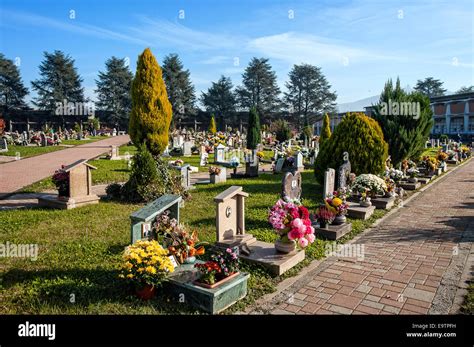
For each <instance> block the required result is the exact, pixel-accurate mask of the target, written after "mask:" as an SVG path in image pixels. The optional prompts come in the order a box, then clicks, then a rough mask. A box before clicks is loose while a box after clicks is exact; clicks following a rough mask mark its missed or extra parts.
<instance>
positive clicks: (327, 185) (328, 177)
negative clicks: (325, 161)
mask: <svg viewBox="0 0 474 347" xmlns="http://www.w3.org/2000/svg"><path fill="white" fill-rule="evenodd" d="M335 180H336V171H335V170H334V169H331V168H329V169H327V170H326V172H325V173H324V186H323V198H324V199H325V198H326V197H328V196H331V195H332V193H333V192H334V187H335V183H336V182H335Z"/></svg>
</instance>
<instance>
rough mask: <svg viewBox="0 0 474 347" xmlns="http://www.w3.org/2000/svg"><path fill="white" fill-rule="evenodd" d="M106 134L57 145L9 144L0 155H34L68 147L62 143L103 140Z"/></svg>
mask: <svg viewBox="0 0 474 347" xmlns="http://www.w3.org/2000/svg"><path fill="white" fill-rule="evenodd" d="M106 138H107V137H106V136H91V137H89V138H88V139H87V140H64V141H62V142H61V145H59V146H46V147H41V146H17V145H10V146H8V152H5V153H0V155H7V156H13V157H14V156H16V154H17V153H19V154H20V157H21V158H29V157H34V156H37V155H41V154H46V153H50V152H56V151H60V150H62V149H66V148H68V147H65V146H62V145H73V146H78V145H84V144H86V143H91V142H96V141H100V140H105V139H106Z"/></svg>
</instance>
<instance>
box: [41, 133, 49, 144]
mask: <svg viewBox="0 0 474 347" xmlns="http://www.w3.org/2000/svg"><path fill="white" fill-rule="evenodd" d="M40 143H41V147H46V146H47V145H48V140H47V139H46V135H45V133H43V132H42V133H40Z"/></svg>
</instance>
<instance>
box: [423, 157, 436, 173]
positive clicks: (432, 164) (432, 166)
mask: <svg viewBox="0 0 474 347" xmlns="http://www.w3.org/2000/svg"><path fill="white" fill-rule="evenodd" d="M422 162H423V167H424V168H425V169H426V170H427V173H428V175H431V176H433V175H436V170H437V169H438V160H437V159H436V158H435V157H430V156H424V157H423V158H422Z"/></svg>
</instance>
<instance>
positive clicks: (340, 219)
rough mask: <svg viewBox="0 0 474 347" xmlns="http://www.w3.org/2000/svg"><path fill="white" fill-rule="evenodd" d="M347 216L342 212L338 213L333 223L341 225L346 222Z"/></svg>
mask: <svg viewBox="0 0 474 347" xmlns="http://www.w3.org/2000/svg"><path fill="white" fill-rule="evenodd" d="M346 220H347V219H346V216H345V215H343V214H341V215H337V216H336V218H334V221H333V222H332V224H334V225H341V224H344V223H345V222H346Z"/></svg>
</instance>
